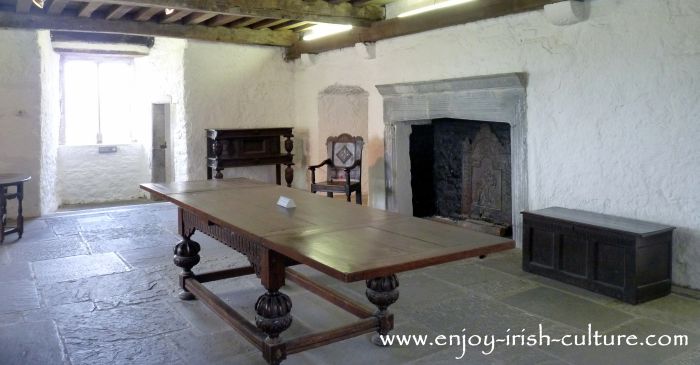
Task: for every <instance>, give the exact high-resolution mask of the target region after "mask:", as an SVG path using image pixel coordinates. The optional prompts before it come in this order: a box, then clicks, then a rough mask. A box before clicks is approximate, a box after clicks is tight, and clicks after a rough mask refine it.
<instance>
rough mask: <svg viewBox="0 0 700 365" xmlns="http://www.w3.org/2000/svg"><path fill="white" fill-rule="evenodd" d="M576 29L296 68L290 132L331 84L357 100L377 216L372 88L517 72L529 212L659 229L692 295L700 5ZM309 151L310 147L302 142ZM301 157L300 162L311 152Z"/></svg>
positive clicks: (383, 47)
mask: <svg viewBox="0 0 700 365" xmlns="http://www.w3.org/2000/svg"><path fill="white" fill-rule="evenodd" d="M590 7H591V8H590V17H589V19H588V20H587V21H585V22H583V23H579V24H575V25H572V26H568V27H558V26H554V25H552V24H550V23H549V22H548V21H547V20H546V19H545V18H544V15H543V12H542V11H537V12H530V13H525V14H520V15H514V16H508V17H502V18H497V19H491V20H485V21H480V22H476V23H470V24H466V25H461V26H455V27H451V28H447V29H442V30H437V31H432V32H426V33H422V34H417V35H412V36H405V37H400V38H396V39H391V40H385V41H381V42H378V43H377V44H376V59H370V60H367V59H364V58H362V57H360V56H358V55H357V54H356V53H355V50H354V49H352V48H350V49H343V50H339V51H333V52H327V53H323V54H321V55H319V56H317V57H312V58H311V62H309V60H307V61H306V62H304V61H297V62H296V70H295V78H296V80H295V88H296V93H295V100H296V106H295V110H296V114H297V130H303V129H313V128H315V127H314V126H315V125H316V124H317V123H318V113H317V96H318V93H319V92H320V91H322V90H323V89H325V88H326V87H328V86H330V85H333V84H336V83H339V84H343V85H356V86H359V87H361V88H363V89H365V90H367V91H369V92H370V97H369V126H368V130H369V146H368V151H367V152H368V153H367V154H366V155H365V160H366V161H367V163H368V165H369V178H370V194H371V196H370V201H371V203H372V204H373V205H374V206H376V207H383V206H384V171H383V165H384V161H383V156H382V154H383V133H384V124H383V120H382V118H383V110H382V99H381V96H380V95H379V93H378V92H377V90H376V88H375V85H378V84H391V83H399V82H411V81H421V80H438V79H449V78H456V77H467V76H478V75H489V74H498V73H506V72H526V73H527V74H528V76H529V80H528V88H527V93H528V96H527V103H528V105H527V108H528V112H527V118H528V128H529V131H528V134H527V140H528V170H529V197H530V201H529V205H530V208H531V209H537V208H543V207H547V206H554V205H558V206H564V207H571V208H579V209H585V210H590V211H596V212H601V213H608V214H615V215H621V216H626V217H632V218H639V219H644V220H650V221H656V222H661V223H667V224H671V225H675V226H677V227H678V229H677V231H676V233H675V239H674V241H675V242H674V265H673V270H674V274H673V279H674V282H675V283H677V284H680V285H689V286H692V287H695V288H700V214H698V211H700V185H699V184H698V182H699V181H700V145H699V144H698V143H697V141H696V140H697V136H698V135H700V123H698V115H700V72H698V70H700V2H698V1H694V0H593V1H591V2H590ZM311 141H312V142H313V141H314V140H313V139H312V140H311ZM318 150H319V149H318V147H317V146H311V148H309V151H310V154H311V160H316V159H317V158H318V156H314V155H315V154H316V151H318Z"/></svg>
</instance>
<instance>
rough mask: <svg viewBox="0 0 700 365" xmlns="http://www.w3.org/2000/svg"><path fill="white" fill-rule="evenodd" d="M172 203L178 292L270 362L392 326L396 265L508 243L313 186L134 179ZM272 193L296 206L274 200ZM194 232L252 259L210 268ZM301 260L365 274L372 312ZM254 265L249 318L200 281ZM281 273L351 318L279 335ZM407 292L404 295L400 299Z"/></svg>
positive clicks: (345, 273)
mask: <svg viewBox="0 0 700 365" xmlns="http://www.w3.org/2000/svg"><path fill="white" fill-rule="evenodd" d="M141 188H142V189H144V190H146V191H149V192H150V193H151V194H153V195H155V196H158V197H160V198H162V199H165V200H167V201H170V202H172V203H174V204H175V205H177V206H178V225H179V232H180V234H181V236H182V241H180V242H179V243H177V245H176V246H175V250H174V262H175V265H177V266H178V267H180V268H182V273H181V274H180V287H181V288H182V292H181V293H180V298H181V299H183V300H191V299H195V298H198V299H200V300H202V301H203V302H204V303H205V304H207V305H208V306H209V307H210V308H211V309H212V310H213V311H214V312H215V313H217V314H218V315H219V316H220V317H221V318H222V319H223V320H224V321H226V322H227V323H229V324H230V325H231V326H232V327H233V328H234V329H236V330H237V331H238V332H239V333H240V334H241V335H242V336H243V337H245V338H246V339H247V340H248V341H250V343H252V344H253V345H254V346H255V347H257V348H258V349H259V350H260V351H261V352H262V355H263V357H264V358H265V360H266V361H267V362H268V363H269V364H279V363H280V362H281V361H282V360H284V359H285V358H286V357H287V355H290V354H294V353H298V352H301V351H304V350H308V349H312V348H315V347H319V346H322V345H325V344H329V343H333V342H337V341H341V340H344V339H347V338H351V337H355V336H358V335H361V334H365V333H371V332H376V334H375V337H374V339H373V342H375V344H378V345H379V344H380V342H379V340H378V336H379V335H386V334H388V333H389V331H390V330H391V329H392V328H393V326H394V319H393V315H392V314H391V313H390V312H389V311H388V307H389V306H390V305H391V304H393V303H394V302H396V300H397V299H398V297H399V291H398V286H399V281H398V278H397V277H396V274H397V273H399V272H403V271H408V270H414V269H419V268H423V267H427V266H432V265H437V264H441V263H445V262H450V261H455V260H460V259H465V258H468V257H475V256H482V255H486V254H489V253H493V252H497V251H502V250H507V249H510V248H513V247H514V242H513V241H512V240H510V239H506V238H501V237H496V236H491V235H487V234H483V233H479V232H473V231H469V230H466V229H463V228H460V227H456V226H452V225H447V224H443V223H438V222H433V221H429V220H425V219H419V218H414V217H409V216H403V215H399V214H396V213H391V212H387V211H383V210H378V209H372V208H366V207H361V206H358V205H355V204H347V203H345V202H344V201H339V200H335V199H328V198H324V197H321V196H316V195H313V194H311V193H308V192H305V191H300V190H295V189H290V188H286V187H280V186H276V185H270V184H264V183H259V182H255V181H252V180H248V179H230V180H205V181H192V182H181V183H169V184H141ZM280 196H286V197H289V198H292V199H293V200H294V201H295V202H296V205H297V207H296V208H290V209H287V208H282V207H280V206H278V205H276V202H277V200H278V198H279V197H280ZM195 231H200V232H202V233H204V234H206V235H208V236H211V237H212V238H214V239H216V240H218V241H220V242H222V243H223V244H225V245H227V246H229V247H231V248H232V249H234V250H236V251H238V252H240V253H241V254H243V255H245V256H246V257H247V258H248V261H249V262H250V266H247V267H240V268H234V269H228V270H221V271H215V272H208V273H197V274H195V273H194V272H193V271H192V268H193V267H194V266H195V265H197V263H199V260H200V256H199V252H200V245H199V244H198V243H197V242H195V241H193V240H192V235H193V234H194V233H195ZM297 264H305V265H308V266H310V267H312V268H314V269H316V270H319V271H321V272H323V273H325V274H327V275H329V276H331V277H334V278H336V279H338V280H340V281H343V282H354V281H359V280H365V281H366V285H367V290H366V295H367V299H369V301H370V302H371V303H372V304H374V305H375V306H376V307H377V308H378V310H376V311H372V310H370V309H368V308H367V307H366V306H365V305H363V304H361V303H357V302H356V301H354V300H353V299H350V298H348V297H346V296H344V295H342V294H340V293H337V292H335V291H333V290H331V289H330V288H327V287H325V286H323V285H321V284H318V283H316V282H314V281H312V280H311V279H309V278H308V277H306V276H304V275H302V274H301V273H299V272H298V271H295V270H293V269H292V268H291V266H294V265H297ZM251 274H256V275H257V276H258V277H259V278H260V281H261V283H262V285H263V286H264V287H265V289H266V290H267V292H266V293H264V294H262V295H261V296H260V298H258V300H257V302H256V303H255V312H256V316H255V324H253V323H251V322H250V321H248V320H246V319H245V318H244V317H243V316H242V315H241V314H239V313H238V312H236V311H235V310H234V309H233V308H231V307H230V306H229V305H227V304H226V303H225V302H224V301H222V300H221V299H220V298H218V297H217V296H216V295H215V294H214V293H212V292H211V291H209V290H208V289H207V288H206V287H205V286H204V285H203V283H206V282H210V281H216V280H222V279H227V278H234V277H239V276H243V275H251ZM286 279H289V280H290V281H293V282H295V283H297V284H298V285H300V286H301V287H303V288H305V289H307V290H309V291H311V292H313V293H315V294H317V295H319V296H320V297H322V298H324V299H326V300H328V301H329V302H331V303H333V304H335V305H337V306H338V307H340V308H342V309H344V310H346V311H347V312H349V313H351V314H353V315H355V316H356V317H358V321H357V322H355V323H352V324H349V325H345V326H342V327H339V328H335V329H332V330H328V331H323V332H319V333H313V334H308V335H304V336H301V337H298V338H294V339H289V340H282V339H281V338H280V334H281V333H282V332H284V331H285V330H286V329H288V328H289V327H290V326H291V324H292V316H291V309H292V302H291V300H290V298H289V297H288V296H287V295H286V294H284V293H282V292H280V289H281V288H282V287H283V286H284V285H285V280H286ZM406 300H411V299H410V298H407V299H406Z"/></svg>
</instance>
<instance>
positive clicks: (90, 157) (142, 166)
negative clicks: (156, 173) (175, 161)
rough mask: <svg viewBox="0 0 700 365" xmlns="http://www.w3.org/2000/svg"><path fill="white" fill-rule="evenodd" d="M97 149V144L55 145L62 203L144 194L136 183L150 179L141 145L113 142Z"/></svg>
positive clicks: (95, 200) (111, 199) (102, 200)
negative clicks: (112, 150) (113, 145)
mask: <svg viewBox="0 0 700 365" xmlns="http://www.w3.org/2000/svg"><path fill="white" fill-rule="evenodd" d="M116 146H117V149H118V151H117V152H116V153H103V154H102V153H98V152H97V149H98V146H97V145H92V146H60V147H59V148H58V182H59V194H60V197H61V201H62V203H63V204H84V203H99V202H109V201H120V200H132V199H138V198H142V197H145V193H144V192H143V191H142V190H141V189H139V184H140V183H143V182H148V181H150V174H149V171H148V169H147V166H146V159H145V158H144V156H145V151H144V147H143V146H142V145H139V144H124V145H116Z"/></svg>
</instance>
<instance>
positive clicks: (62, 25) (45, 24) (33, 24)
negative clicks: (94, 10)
mask: <svg viewBox="0 0 700 365" xmlns="http://www.w3.org/2000/svg"><path fill="white" fill-rule="evenodd" d="M0 28H18V29H50V30H61V31H73V32H76V31H77V32H90V33H113V34H132V35H145V36H160V37H171V38H184V39H197V40H204V41H213V42H225V43H237V44H258V45H268V46H281V47H288V46H290V45H292V43H293V42H294V41H295V40H296V39H297V37H298V36H297V35H296V34H294V32H292V31H289V30H281V31H280V30H278V31H272V30H269V29H261V30H252V29H248V28H240V29H231V28H225V27H207V26H204V25H182V24H159V23H154V22H134V21H128V20H119V21H111V20H105V19H94V18H78V17H72V16H63V15H57V16H47V15H36V14H17V13H9V12H0Z"/></svg>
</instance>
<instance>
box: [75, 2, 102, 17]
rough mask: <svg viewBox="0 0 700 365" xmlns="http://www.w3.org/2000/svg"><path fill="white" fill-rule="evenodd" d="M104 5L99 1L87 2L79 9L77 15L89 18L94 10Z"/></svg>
mask: <svg viewBox="0 0 700 365" xmlns="http://www.w3.org/2000/svg"><path fill="white" fill-rule="evenodd" d="M102 5H104V4H103V3H101V2H97V1H95V2H89V3H87V4H85V6H83V8H82V9H80V12H79V13H78V16H79V17H81V18H89V17H91V16H92V13H94V12H95V10H97V9H99V8H100V6H102Z"/></svg>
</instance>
